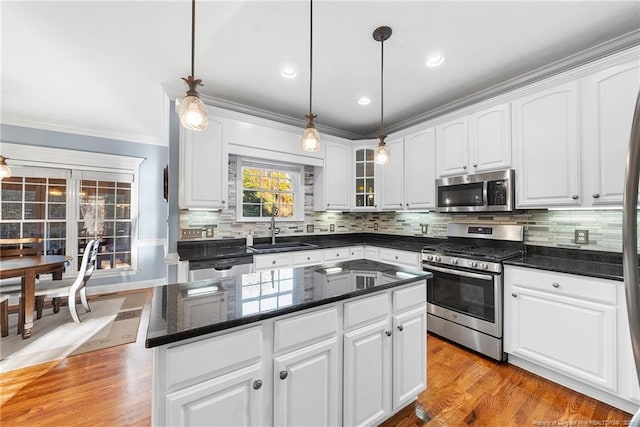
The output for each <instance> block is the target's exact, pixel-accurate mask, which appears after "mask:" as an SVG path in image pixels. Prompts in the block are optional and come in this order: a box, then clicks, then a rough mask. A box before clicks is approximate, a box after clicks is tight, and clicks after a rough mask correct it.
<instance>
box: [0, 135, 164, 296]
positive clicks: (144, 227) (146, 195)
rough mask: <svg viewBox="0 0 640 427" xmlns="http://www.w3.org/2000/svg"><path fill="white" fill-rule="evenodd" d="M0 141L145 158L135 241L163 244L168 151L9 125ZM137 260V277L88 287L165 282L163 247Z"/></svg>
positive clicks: (148, 249) (143, 251) (141, 252)
mask: <svg viewBox="0 0 640 427" xmlns="http://www.w3.org/2000/svg"><path fill="white" fill-rule="evenodd" d="M0 141H2V142H7V143H14V144H24V145H35V146H42V147H52V148H64V149H67V150H79V151H86V152H93V153H105V154H117V155H121V156H132V157H143V158H145V159H146V160H145V161H144V162H142V164H141V165H140V175H139V178H140V183H139V193H138V194H139V199H138V221H137V223H138V239H140V240H143V241H144V240H156V239H163V240H165V241H166V238H167V203H166V202H165V200H164V199H163V198H162V173H163V169H164V167H165V165H167V164H168V163H169V150H168V147H164V146H158V145H150V144H139V143H134V142H127V141H118V140H114V139H107V138H97V137H92V136H83V135H75V134H68V133H62V132H52V131H46V130H41V129H32V128H26V127H19V126H10V125H0ZM138 256H139V258H138V272H137V274H132V275H122V276H119V277H110V278H103V279H98V278H95V279H94V278H92V279H91V282H90V283H89V284H90V285H94V286H95V285H106V284H115V283H123V282H137V281H147V280H154V279H161V282H164V281H166V278H167V267H166V264H165V262H164V256H165V254H164V248H163V246H144V245H143V246H141V247H139V248H138Z"/></svg>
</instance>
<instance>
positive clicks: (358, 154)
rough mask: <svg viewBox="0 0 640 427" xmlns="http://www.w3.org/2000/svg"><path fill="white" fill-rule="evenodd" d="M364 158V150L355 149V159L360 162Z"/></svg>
mask: <svg viewBox="0 0 640 427" xmlns="http://www.w3.org/2000/svg"><path fill="white" fill-rule="evenodd" d="M363 160H364V150H357V151H356V161H357V162H362V161H363Z"/></svg>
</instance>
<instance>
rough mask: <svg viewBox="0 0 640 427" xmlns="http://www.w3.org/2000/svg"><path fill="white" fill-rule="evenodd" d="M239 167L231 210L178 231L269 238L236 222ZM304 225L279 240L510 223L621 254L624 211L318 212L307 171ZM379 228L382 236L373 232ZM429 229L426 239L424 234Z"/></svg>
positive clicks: (531, 236)
mask: <svg viewBox="0 0 640 427" xmlns="http://www.w3.org/2000/svg"><path fill="white" fill-rule="evenodd" d="M236 161H237V157H236V156H234V155H230V156H229V207H228V208H227V209H224V210H222V211H219V212H217V211H213V212H210V211H188V210H181V211H180V228H181V229H186V228H198V227H206V226H210V225H213V226H214V227H215V228H214V238H215V239H232V238H244V237H245V236H246V235H247V234H248V233H249V232H253V234H254V236H256V237H267V236H270V231H269V226H270V224H269V222H268V221H267V222H251V223H248V222H242V223H241V222H237V221H236ZM304 184H305V220H304V222H285V221H278V223H277V226H278V227H280V230H281V232H280V235H279V236H286V235H304V234H308V233H307V225H313V230H314V233H313V234H329V233H330V231H329V230H330V226H331V224H334V227H335V231H334V232H335V233H351V232H370V233H376V232H377V233H382V234H398V235H407V236H427V237H446V232H447V223H449V222H474V223H487V224H490V223H506V224H521V225H524V230H525V235H524V238H525V242H526V243H527V244H529V245H536V246H550V247H562V248H577V249H585V250H596V251H607V252H621V251H622V210H560V211H546V210H529V211H524V212H522V213H518V214H514V215H502V214H500V215H486V214H483V215H477V214H476V215H466V214H456V215H451V214H438V213H433V212H430V213H427V212H344V213H342V212H314V211H313V168H312V167H305V178H304ZM375 224H377V227H378V230H377V231H375ZM423 225H426V226H427V227H426V228H427V234H422V228H423V227H422V226H423ZM576 228H579V229H584V230H589V244H587V245H577V244H576V243H575V240H574V239H575V234H574V231H575V229H576Z"/></svg>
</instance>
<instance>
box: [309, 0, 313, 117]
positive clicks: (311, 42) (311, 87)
mask: <svg viewBox="0 0 640 427" xmlns="http://www.w3.org/2000/svg"><path fill="white" fill-rule="evenodd" d="M309 9H310V10H309V115H311V114H313V113H312V112H311V99H312V96H313V0H309Z"/></svg>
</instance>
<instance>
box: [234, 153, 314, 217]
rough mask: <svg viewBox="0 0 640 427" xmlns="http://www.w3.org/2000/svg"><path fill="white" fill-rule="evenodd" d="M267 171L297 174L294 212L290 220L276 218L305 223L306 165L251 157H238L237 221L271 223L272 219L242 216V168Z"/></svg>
mask: <svg viewBox="0 0 640 427" xmlns="http://www.w3.org/2000/svg"><path fill="white" fill-rule="evenodd" d="M260 165H263V167H264V168H265V169H274V170H282V171H288V172H294V173H295V177H296V178H295V179H294V184H293V185H294V192H293V195H294V196H293V198H294V202H293V212H294V215H293V216H292V217H290V218H282V217H276V221H277V222H300V221H304V165H299V164H295V163H279V162H273V161H269V160H262V159H253V158H249V157H240V156H238V158H237V162H236V220H237V221H238V222H269V221H271V218H270V217H264V218H256V217H245V216H243V215H242V190H243V187H242V168H244V167H251V166H253V167H261V166H260Z"/></svg>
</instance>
